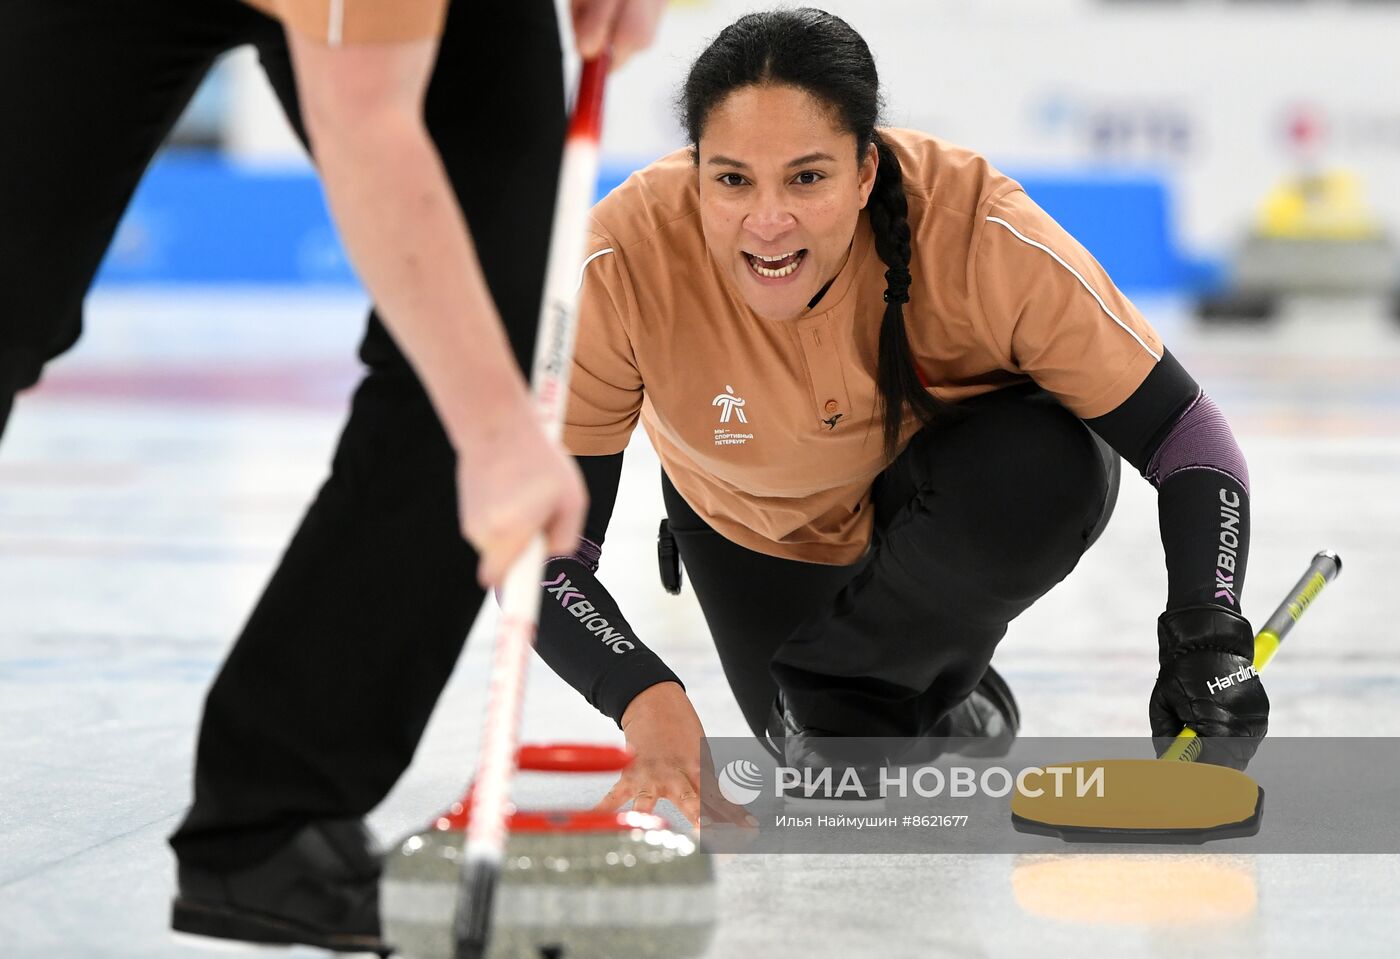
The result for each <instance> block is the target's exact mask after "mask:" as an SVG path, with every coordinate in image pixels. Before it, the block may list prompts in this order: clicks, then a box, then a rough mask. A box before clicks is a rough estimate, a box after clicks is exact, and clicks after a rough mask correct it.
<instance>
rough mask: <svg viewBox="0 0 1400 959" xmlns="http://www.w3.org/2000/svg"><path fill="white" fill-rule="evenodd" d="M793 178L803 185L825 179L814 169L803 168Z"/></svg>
mask: <svg viewBox="0 0 1400 959" xmlns="http://www.w3.org/2000/svg"><path fill="white" fill-rule="evenodd" d="M795 179H796V182H798V183H800V184H802V185H803V186H810V185H812V184H813V183H817V182H818V181H820V180H824V179H826V177H824V176H822V175H821V174H820V173H818V172H817V171H816V170H803V171H802V172H801V173H799V174H797V176H796V178H795Z"/></svg>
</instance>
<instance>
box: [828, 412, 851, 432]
mask: <svg viewBox="0 0 1400 959" xmlns="http://www.w3.org/2000/svg"><path fill="white" fill-rule="evenodd" d="M845 415H846V414H845V413H837V414H836V415H835V416H833V417H832V418H831V419H829V420H822V422H823V423H825V424H826V429H827V432H828V433H829V432H831V431H832V430H834V429H836V421H837V420H839V419H840V418H841V417H843V416H845Z"/></svg>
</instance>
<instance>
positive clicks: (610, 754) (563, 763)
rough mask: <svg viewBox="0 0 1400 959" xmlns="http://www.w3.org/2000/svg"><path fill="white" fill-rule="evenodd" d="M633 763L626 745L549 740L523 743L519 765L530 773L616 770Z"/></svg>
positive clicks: (518, 754)
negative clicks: (536, 744)
mask: <svg viewBox="0 0 1400 959" xmlns="http://www.w3.org/2000/svg"><path fill="white" fill-rule="evenodd" d="M631 762H632V751H631V750H630V749H628V748H627V747H626V746H598V745H595V744H591V743H549V744H548V745H542V746H521V747H520V751H519V752H518V753H517V754H516V764H517V765H518V766H519V767H520V768H521V769H527V770H530V771H531V772H552V773H613V772H621V771H622V770H624V769H626V768H627V767H628V766H629V765H630V764H631Z"/></svg>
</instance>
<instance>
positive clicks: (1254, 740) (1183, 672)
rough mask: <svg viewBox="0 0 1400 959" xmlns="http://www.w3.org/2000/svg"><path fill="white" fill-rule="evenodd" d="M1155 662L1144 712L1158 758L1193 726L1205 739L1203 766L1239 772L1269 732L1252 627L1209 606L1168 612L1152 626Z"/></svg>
mask: <svg viewBox="0 0 1400 959" xmlns="http://www.w3.org/2000/svg"><path fill="white" fill-rule="evenodd" d="M1157 661H1158V664H1159V667H1160V668H1159V670H1158V672H1157V685H1156V686H1155V687H1153V689H1152V699H1151V700H1150V701H1149V703H1148V707H1147V714H1148V719H1149V721H1150V722H1151V723H1152V735H1153V736H1154V737H1156V738H1157V739H1158V752H1159V754H1160V752H1161V751H1162V750H1164V749H1165V748H1166V747H1167V745H1169V744H1170V740H1171V739H1173V738H1175V737H1176V734H1177V733H1179V732H1181V727H1182V726H1190V727H1191V728H1192V729H1194V730H1195V731H1196V733H1197V734H1198V735H1200V736H1201V737H1202V746H1203V749H1202V751H1201V757H1200V759H1201V761H1202V762H1209V763H1215V764H1217V765H1220V766H1230V767H1233V768H1235V769H1244V768H1245V766H1247V765H1248V764H1249V760H1250V759H1251V758H1252V757H1253V756H1254V751H1255V750H1256V749H1258V748H1259V741H1260V740H1261V739H1263V738H1264V734H1265V733H1266V732H1268V729H1269V696H1268V694H1267V693H1265V692H1264V684H1263V681H1262V680H1261V679H1260V678H1259V675H1258V674H1257V673H1256V672H1255V671H1254V630H1253V629H1251V628H1250V625H1249V621H1248V620H1247V619H1245V618H1244V617H1243V616H1241V615H1239V614H1238V613H1234V612H1231V611H1230V610H1228V609H1224V608H1223V607H1220V606H1214V605H1202V606H1184V607H1181V608H1178V609H1170V610H1167V611H1166V612H1165V613H1163V614H1162V615H1161V616H1160V617H1159V618H1158V620H1157ZM1221 737H1224V738H1221Z"/></svg>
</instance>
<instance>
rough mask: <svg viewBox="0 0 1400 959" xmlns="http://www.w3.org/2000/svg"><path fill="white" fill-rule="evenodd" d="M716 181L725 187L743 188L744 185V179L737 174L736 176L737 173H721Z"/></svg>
mask: <svg viewBox="0 0 1400 959" xmlns="http://www.w3.org/2000/svg"><path fill="white" fill-rule="evenodd" d="M718 179H719V182H720V183H723V184H724V185H725V186H743V185H744V178H743V177H741V176H740V175H739V174H737V173H721V174H720V175H719V178H718Z"/></svg>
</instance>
